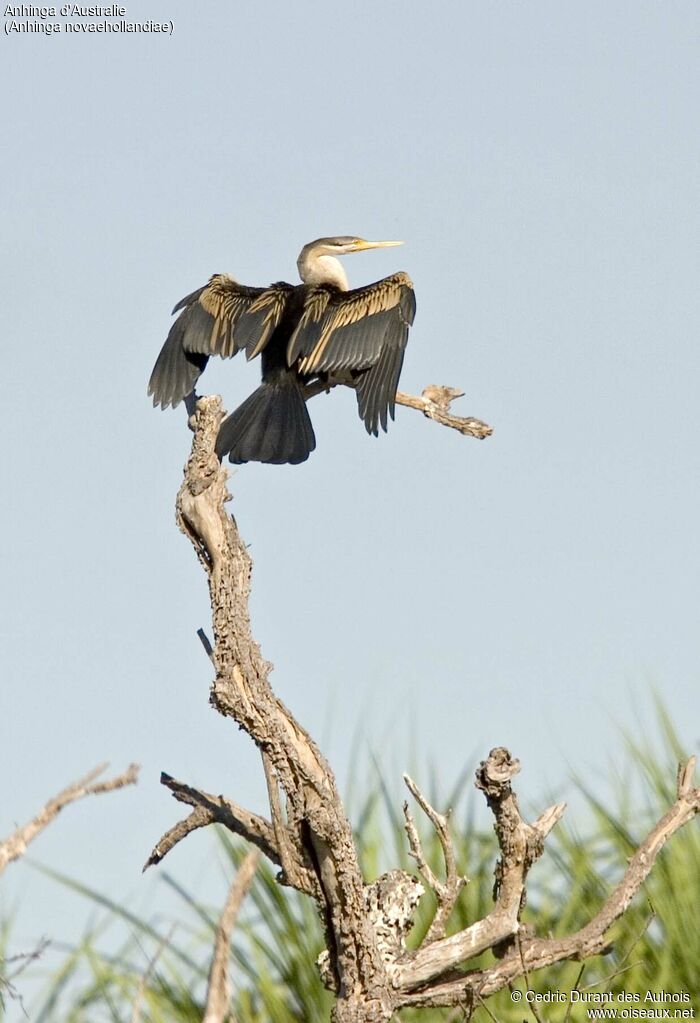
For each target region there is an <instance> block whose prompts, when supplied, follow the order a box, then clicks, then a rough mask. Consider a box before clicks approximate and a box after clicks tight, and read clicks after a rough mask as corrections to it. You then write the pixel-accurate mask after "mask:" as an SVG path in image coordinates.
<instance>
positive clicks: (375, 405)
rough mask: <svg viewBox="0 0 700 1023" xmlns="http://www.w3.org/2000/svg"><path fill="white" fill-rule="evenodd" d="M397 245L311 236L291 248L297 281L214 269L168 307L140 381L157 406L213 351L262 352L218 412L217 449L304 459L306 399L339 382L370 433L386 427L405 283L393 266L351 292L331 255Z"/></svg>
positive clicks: (402, 334) (265, 458) (190, 384)
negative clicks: (222, 415)
mask: <svg viewBox="0 0 700 1023" xmlns="http://www.w3.org/2000/svg"><path fill="white" fill-rule="evenodd" d="M401 244H403V243H402V242H398V241H367V240H366V239H364V238H358V237H354V236H350V235H339V236H337V237H329V238H318V239H316V240H315V241H312V242H309V243H308V244H307V245H305V246H304V247H303V249H302V250H301V252H300V253H299V258H298V259H297V269H298V271H299V276H300V278H301V281H302V283H301V284H288V283H286V282H284V281H279V282H277V283H275V284H271V285H269V287H266V288H262V287H248V286H246V285H243V284H239V283H238V282H237V281H236V280H235V279H234V278H233V277H231V276H230V275H229V274H214V275H213V276H212V277H210V279H209V281H208V283H207V284H205V285H204V286H203V287H201V288H198V289H197V290H196V291H193V292H192V293H191V294H190V295H187V296H186V297H185V298H183V299H182V300H181V301H180V302H178V303H177V305H176V306H175V308H174V309H173V315H174V314H175V313H178V312H179V314H180V315H179V316H178V318H177V319H176V320H175V322H174V323H173V325H172V327H171V329H170V332H169V334H168V336H167V339H166V341H165V344H164V345H163V347H162V349H161V351H160V354H159V355H158V358H157V360H156V363H155V366H154V367H153V372H152V374H151V378H150V382H149V385H148V393H149V395H151V396H152V397H153V404H154V406H155V407H157V406H160V407H161V408H163V409H165V408H167V407H168V406H172V407H173V408H175V407H176V406H177V405H179V403H180V402H181V401H183V400H184V399H186V398H188V397H189V396H190V395H191V394H192V393H193V391H194V388H195V385H196V383H197V380H198V379H199V377H200V375H201V373H202V372H203V371H204V369H205V367H206V365H207V362H208V360H209V357H210V356H211V355H218V356H220V357H221V358H224V359H228V358H231V357H233V356H234V355H235V354H236V353H237V352H239V351H245V354H246V358H247V359H248V360H250V359H254V358H256V357H257V356H258V355H259V356H260V359H261V368H262V382H261V384H260V386H259V387H258V388H257V390H255V391H254V392H253V394H251V395H250V397H248V398H246V400H245V401H244V402H243V403H242V404H241V405H240V406H239V407H238V408H237V409H236V410H235V411H234V412H232V413H231V415H229V416H228V417H227V418H226V419H224V421H223V422H222V424H221V426H220V428H219V433H218V436H217V440H216V453H217V455H218V457H219V458H220V459H222V460H223V458H225V457H226V456H228V459H229V461H230V462H232V463H234V464H241V463H244V462H265V463H268V464H273V465H283V464H291V465H297V464H299V463H300V462H304V461H305V460H306V459H307V458H308V457H309V455H310V453H311V452H312V451H313V450H314V449H315V447H316V438H315V435H314V430H313V427H312V425H311V419H310V418H309V413H308V410H307V407H306V399H307V398H308V397H309V396H310V395H311V394H313V393H318V392H319V391H320V390H330V389H331V388H332V387H335V386H336V385H337V384H344V385H346V386H349V387H352V388H354V390H355V393H356V396H357V405H358V413H359V416H360V419H362V420H363V422H364V424H365V428H366V429H367V432H368V433H369V434H373V435H374V436H375V437H376V436H378V434H379V428H380V426H381V428H382V430H384V431H386V429H387V421H388V417H391V418H392V419H393V418H394V405H395V398H396V390H397V387H398V383H399V376H400V373H401V368H402V365H403V359H404V352H405V349H406V343H407V340H408V331H409V328H410V326H411V324H412V323H413V318H414V316H415V311H416V300H415V294H414V291H413V284H412V282H411V278H410V277H409V276H408V274H406V273H404V272H402V271H401V272H398V273H395V274H392V275H391V276H390V277H385V278H383V279H382V280H380V281H376V282H375V283H373V284H368V285H365V286H364V287H360V288H354V289H352V290H351V289H350V288H349V285H348V279H347V276H346V273H345V269H344V267H343V265H342V263H341V262H340V260H339V259H338V258H337V257H338V256H342V255H346V254H347V253H351V252H364V251H366V250H368V249H381V248H389V247H391V246H395V245H401Z"/></svg>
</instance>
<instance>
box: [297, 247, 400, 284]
mask: <svg viewBox="0 0 700 1023" xmlns="http://www.w3.org/2000/svg"><path fill="white" fill-rule="evenodd" d="M394 245H403V242H384V241H382V242H368V241H367V240H366V239H365V238H357V237H355V236H354V235H349V234H342V235H337V236H335V237H332V238H317V239H316V241H313V242H309V243H308V245H305V246H304V248H303V249H302V250H301V252H300V253H299V258H298V260H297V266H298V268H299V275H300V276H301V279H302V281H304V283H305V284H324V283H328V284H334V285H336V287H339V288H341V289H343V290H346V289H347V286H348V284H347V278H346V276H345V271H344V270H343V268H342V266H341V264H340V263H338V262H336V259H335V257H336V256H345V255H347V254H348V253H349V252H365V251H366V250H367V249H389V248H393V246H394ZM329 257H330V258H329Z"/></svg>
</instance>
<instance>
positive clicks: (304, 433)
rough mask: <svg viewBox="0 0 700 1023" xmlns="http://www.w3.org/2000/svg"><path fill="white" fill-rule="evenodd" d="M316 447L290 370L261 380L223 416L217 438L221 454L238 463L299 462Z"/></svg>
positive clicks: (308, 420)
mask: <svg viewBox="0 0 700 1023" xmlns="http://www.w3.org/2000/svg"><path fill="white" fill-rule="evenodd" d="M315 447H316V438H315V437H314V431H313V427H312V426H311V420H310V419H309V413H308V412H307V410H306V402H305V401H304V396H303V394H302V392H301V387H300V386H299V383H298V381H297V380H296V378H295V377H294V376H293V375H292V374H291V373H290V374H289V375H285V376H284V377H282V378H281V379H278V380H276V381H275V382H274V383H272V382H264V383H262V384H261V385H260V387H258V389H257V391H254V392H253V393H252V394H251V396H250V397H249V398H246V400H245V401H244V402H243V404H242V405H239V407H238V408H237V409H236V411H235V412H232V413H231V415H230V416H228V417H227V418H226V419H224V421H223V423H222V424H221V427H220V429H219V436H218V437H217V440H216V453H217V455H218V456H219V458H223V457H224V456H225V455H228V458H229V461H230V462H234V463H236V464H239V463H241V462H268V463H271V464H273V465H283V464H284V463H289V464H291V465H296V464H297V463H299V462H305V461H306V459H307V458H308V457H309V455H310V454H311V452H312V451H313V450H314V448H315Z"/></svg>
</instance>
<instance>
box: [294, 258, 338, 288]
mask: <svg viewBox="0 0 700 1023" xmlns="http://www.w3.org/2000/svg"><path fill="white" fill-rule="evenodd" d="M297 269H298V270H299V276H300V277H301V279H302V281H303V282H304V284H314V285H318V284H330V285H332V286H333V287H334V288H339V289H340V290H341V291H347V290H348V288H349V284H348V279H347V276H346V274H345V269H344V268H343V264H342V263H341V262H340V260H339V259H336V258H335V256H327V255H323V256H317V255H314V253H313V251H312V252H307V251H306V249H305V248H304V249H302V250H301V253H300V255H299V259H298V260H297Z"/></svg>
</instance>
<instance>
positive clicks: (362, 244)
mask: <svg viewBox="0 0 700 1023" xmlns="http://www.w3.org/2000/svg"><path fill="white" fill-rule="evenodd" d="M395 245H403V242H368V241H365V239H364V238H356V239H355V252H362V251H363V250H364V249H391V248H393V247H394V246H395Z"/></svg>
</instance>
